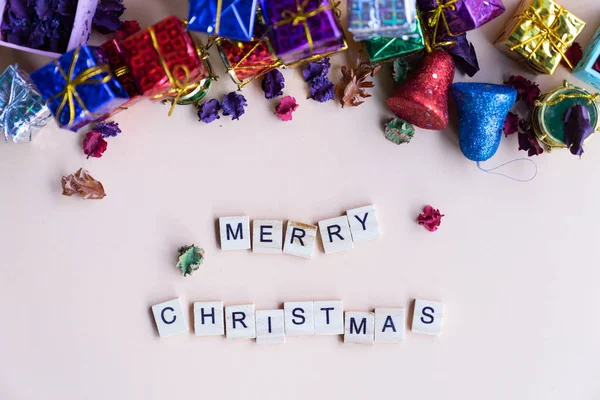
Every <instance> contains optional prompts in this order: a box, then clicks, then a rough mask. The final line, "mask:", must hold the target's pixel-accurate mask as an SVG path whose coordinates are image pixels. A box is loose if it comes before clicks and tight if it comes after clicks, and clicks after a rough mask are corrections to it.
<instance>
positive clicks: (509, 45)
mask: <svg viewBox="0 0 600 400" xmlns="http://www.w3.org/2000/svg"><path fill="white" fill-rule="evenodd" d="M584 27H585V22H583V21H582V20H581V19H579V18H577V17H576V16H575V15H573V14H571V13H570V12H569V11H567V10H566V9H565V8H564V7H562V6H561V5H560V4H558V3H557V2H555V1H553V0H523V1H522V2H521V4H520V6H519V8H518V9H517V11H516V13H515V15H514V16H513V17H512V19H511V21H510V22H509V23H508V24H507V28H506V29H505V31H504V32H503V33H502V34H501V35H500V37H499V38H498V39H497V40H496V44H499V45H500V47H501V48H502V49H504V50H505V51H507V52H508V54H509V55H511V56H512V57H513V58H516V59H518V60H526V61H527V63H528V65H529V66H530V67H531V68H532V69H533V70H534V71H537V72H540V73H543V74H553V73H554V71H556V68H557V67H558V65H559V64H560V61H561V60H562V59H564V60H565V61H566V62H567V64H569V66H570V67H571V68H572V67H573V66H572V65H571V63H570V61H569V60H568V59H567V57H565V52H566V51H567V50H568V49H569V47H571V45H572V44H573V42H574V41H575V38H577V36H578V35H579V34H580V33H581V31H582V30H583V28H584Z"/></svg>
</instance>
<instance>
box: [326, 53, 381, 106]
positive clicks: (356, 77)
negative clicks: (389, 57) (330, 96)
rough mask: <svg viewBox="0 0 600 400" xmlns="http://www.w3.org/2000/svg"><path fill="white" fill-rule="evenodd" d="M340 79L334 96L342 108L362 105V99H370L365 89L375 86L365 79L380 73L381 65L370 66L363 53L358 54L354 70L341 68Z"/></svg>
mask: <svg viewBox="0 0 600 400" xmlns="http://www.w3.org/2000/svg"><path fill="white" fill-rule="evenodd" d="M341 71H342V79H341V80H340V82H339V83H338V84H337V86H336V87H335V91H336V95H337V97H338V98H339V99H340V103H341V104H342V107H345V106H352V107H356V106H359V105H361V104H362V103H364V100H363V99H364V98H367V97H371V95H370V94H368V93H367V92H366V90H365V89H367V88H372V87H373V86H375V84H374V83H373V82H372V81H368V80H367V79H369V78H371V77H373V76H375V75H376V74H377V73H378V72H379V71H381V65H376V66H372V65H371V62H370V61H369V59H368V58H367V57H366V56H365V53H364V51H362V50H360V51H359V52H358V60H357V63H356V67H355V68H348V67H346V66H343V67H342V68H341Z"/></svg>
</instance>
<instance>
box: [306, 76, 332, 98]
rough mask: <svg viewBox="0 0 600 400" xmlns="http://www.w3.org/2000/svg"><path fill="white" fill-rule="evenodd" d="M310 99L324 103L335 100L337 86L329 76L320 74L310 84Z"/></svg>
mask: <svg viewBox="0 0 600 400" xmlns="http://www.w3.org/2000/svg"><path fill="white" fill-rule="evenodd" d="M308 90H309V91H310V96H309V97H308V98H309V99H313V100H315V101H318V102H319V103H324V102H326V101H329V100H333V97H334V90H335V87H334V86H333V83H332V82H331V81H330V80H329V78H328V77H327V76H319V77H317V78H315V79H313V80H312V81H311V82H310V85H309V86H308Z"/></svg>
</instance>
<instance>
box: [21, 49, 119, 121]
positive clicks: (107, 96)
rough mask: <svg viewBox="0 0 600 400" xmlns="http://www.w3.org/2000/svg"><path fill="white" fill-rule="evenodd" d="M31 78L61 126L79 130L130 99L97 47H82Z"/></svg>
mask: <svg viewBox="0 0 600 400" xmlns="http://www.w3.org/2000/svg"><path fill="white" fill-rule="evenodd" d="M31 80H32V81H33V83H34V84H35V86H36V87H37V89H38V91H39V93H40V94H41V95H42V97H43V98H44V99H45V100H46V102H47V104H48V107H49V108H50V110H51V111H52V114H54V117H55V118H56V121H57V122H58V124H59V126H60V127H63V128H66V129H70V130H72V131H75V132H76V131H77V130H78V129H79V128H81V127H83V126H85V125H87V124H89V123H90V122H93V121H96V120H98V119H99V118H101V117H102V116H104V115H105V114H107V113H109V112H111V111H112V110H114V109H115V108H117V107H119V106H121V105H122V104H124V103H126V102H127V101H128V100H129V95H128V94H127V92H126V91H125V88H123V86H121V84H120V83H119V81H118V80H117V79H116V78H115V77H114V75H113V74H112V72H111V71H110V67H109V66H108V64H104V63H103V58H102V57H101V55H100V54H99V52H98V48H97V47H90V46H82V47H78V48H76V49H75V50H72V51H70V52H68V53H66V54H64V55H63V56H61V57H60V58H59V59H58V60H55V61H53V62H51V63H49V64H47V65H46V66H44V67H42V68H40V69H38V70H36V71H34V72H33V73H32V74H31Z"/></svg>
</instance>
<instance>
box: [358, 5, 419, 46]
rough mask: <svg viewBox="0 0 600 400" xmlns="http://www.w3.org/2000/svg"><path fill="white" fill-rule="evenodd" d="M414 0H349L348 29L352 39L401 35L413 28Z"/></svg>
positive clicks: (359, 39)
mask: <svg viewBox="0 0 600 400" xmlns="http://www.w3.org/2000/svg"><path fill="white" fill-rule="evenodd" d="M415 1H416V0H350V2H349V3H348V9H349V11H348V30H349V31H350V32H352V34H353V35H354V40H356V41H361V40H367V39H373V38H376V37H380V36H384V37H402V36H403V35H406V34H408V33H411V32H412V31H413V30H414V25H413V23H414V21H415V13H416V5H415Z"/></svg>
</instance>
